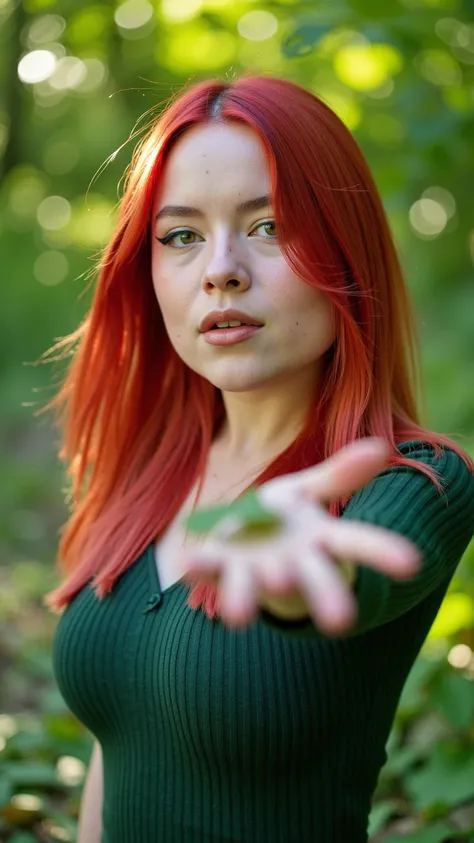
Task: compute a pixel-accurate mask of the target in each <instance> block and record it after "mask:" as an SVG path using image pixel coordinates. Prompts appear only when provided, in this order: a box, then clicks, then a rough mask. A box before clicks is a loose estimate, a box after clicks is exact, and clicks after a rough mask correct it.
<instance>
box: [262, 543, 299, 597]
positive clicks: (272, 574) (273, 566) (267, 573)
mask: <svg viewBox="0 0 474 843" xmlns="http://www.w3.org/2000/svg"><path fill="white" fill-rule="evenodd" d="M258 577H259V581H260V582H261V586H262V588H263V589H264V590H268V591H274V592H275V593H276V594H284V593H285V592H287V591H288V590H289V589H290V588H292V587H293V586H294V585H296V584H297V572H296V570H295V568H294V566H293V567H292V566H290V564H289V563H288V561H287V560H285V559H283V558H282V557H281V555H280V554H279V553H275V552H273V553H262V552H260V553H259V556H258Z"/></svg>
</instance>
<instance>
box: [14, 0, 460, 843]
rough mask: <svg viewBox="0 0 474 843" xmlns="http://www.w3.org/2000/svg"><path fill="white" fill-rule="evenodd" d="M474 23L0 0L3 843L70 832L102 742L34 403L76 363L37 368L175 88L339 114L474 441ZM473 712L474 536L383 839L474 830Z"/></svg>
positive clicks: (386, 13)
mask: <svg viewBox="0 0 474 843" xmlns="http://www.w3.org/2000/svg"><path fill="white" fill-rule="evenodd" d="M473 19H474V2H473V0H383V2H382V0H324V2H323V1H321V2H318V1H317V0H299V1H298V0H268V1H266V0H262V2H258V0H159V2H156V3H155V4H154V5H152V4H151V3H150V2H148V0H125V2H122V3H117V2H115V0H107V1H106V2H100V0H99V2H83V3H81V4H79V3H77V2H74V0H23V2H20V0H0V80H1V85H0V156H1V158H0V172H1V184H0V248H1V254H2V270H3V276H4V283H3V294H2V308H1V312H0V386H1V394H2V418H1V422H0V442H1V446H2V449H1V456H0V459H1V472H2V478H3V483H2V485H1V487H0V627H1V628H0V671H1V679H2V681H1V682H0V694H1V698H0V710H1V711H3V712H4V713H3V714H0V755H1V761H2V765H1V768H0V841H9V843H30V841H35V840H36V841H43V843H52V841H70V840H74V837H75V829H76V818H77V811H78V806H79V800H80V793H81V788H82V783H83V776H84V772H85V765H86V764H87V761H88V756H89V752H90V747H91V739H90V736H89V735H87V734H86V733H85V730H83V729H82V727H81V726H80V725H79V724H78V723H77V722H76V721H75V719H74V718H73V717H72V715H71V714H69V713H68V712H67V710H66V708H65V706H64V704H63V702H62V701H61V699H60V697H59V694H58V692H57V690H56V688H55V686H54V682H53V679H52V675H51V661H50V650H51V638H52V635H53V631H54V626H55V622H56V621H55V618H54V617H53V616H52V615H50V614H48V613H47V612H46V611H45V610H44V608H43V607H42V604H41V599H42V597H43V595H44V593H45V592H46V591H47V590H48V589H49V588H50V587H52V585H53V583H54V582H55V574H54V568H53V559H54V553H55V545H56V542H57V529H58V527H59V526H60V524H61V523H62V522H63V520H64V519H65V517H66V512H65V506H64V502H63V500H62V487H63V484H64V478H63V476H62V473H61V468H60V466H59V465H58V462H57V459H56V457H55V442H54V433H53V432H52V431H51V426H50V420H49V419H48V418H46V417H44V416H40V417H35V415H34V412H35V409H36V408H37V407H39V406H42V405H44V404H45V403H46V401H47V400H48V399H49V398H50V397H51V396H52V394H53V392H54V390H55V388H56V384H57V382H58V379H59V378H60V377H61V374H62V372H63V369H64V363H62V362H57V363H56V364H55V365H54V366H51V365H48V366H43V365H37V361H38V360H39V358H40V355H41V354H42V353H43V352H44V351H45V349H46V348H48V347H49V346H50V345H51V344H52V342H53V340H54V339H55V338H56V337H58V336H64V335H65V334H67V333H69V332H70V331H71V330H73V329H74V328H75V327H76V326H77V324H78V322H79V321H80V319H81V317H82V315H83V313H84V311H85V308H86V306H87V301H88V296H89V292H88V290H87V283H86V279H87V277H88V275H89V273H90V271H91V270H92V269H93V267H94V262H95V260H96V258H97V257H98V255H99V253H100V249H101V248H102V247H103V245H104V244H105V242H106V240H107V238H108V236H109V234H110V232H111V230H112V228H113V225H114V218H115V213H116V208H117V200H118V196H119V193H120V184H121V179H122V175H123V172H124V170H125V168H126V166H127V164H128V162H129V160H130V156H131V150H132V147H133V143H134V140H135V139H136V138H137V137H138V136H139V135H140V132H141V129H142V128H143V127H144V126H145V124H146V123H147V122H148V121H149V119H150V117H151V116H153V115H154V114H157V113H158V112H159V110H160V109H161V108H162V107H163V106H164V105H166V103H167V101H168V99H169V98H170V97H171V96H173V95H174V94H175V93H176V92H177V91H179V90H180V88H181V87H182V85H183V84H185V83H187V82H188V81H198V80H200V79H204V78H208V77H209V76H211V77H217V78H220V79H232V78H233V76H234V75H235V74H236V73H239V72H240V71H242V70H250V71H254V72H256V73H259V72H263V73H271V74H275V75H278V76H283V77H285V78H288V79H291V80H293V81H295V82H297V83H299V84H301V85H303V86H304V87H306V88H308V89H309V90H312V91H314V92H315V93H316V94H318V95H319V96H321V97H322V98H323V99H324V100H325V101H326V102H327V103H328V104H329V105H330V106H331V107H332V108H334V110H335V111H336V112H337V113H338V114H339V115H340V116H341V118H342V119H343V120H344V121H345V123H346V124H347V125H348V127H349V128H350V129H351V130H352V131H353V132H354V134H355V136H356V138H357V140H358V142H359V143H360V145H361V147H362V149H363V150H364V152H365V155H366V157H367V159H368V161H369V164H370V166H371V168H372V170H373V172H374V175H375V178H376V181H377V184H378V186H379V188H380V190H381V193H382V197H383V200H384V204H385V207H386V209H387V212H388V214H389V218H390V223H391V225H392V229H393V231H394V234H395V238H396V241H397V245H398V248H399V250H400V254H401V257H402V261H403V264H404V267H405V270H406V276H407V281H408V285H409V287H410V290H411V293H412V296H413V300H414V304H415V308H416V311H417V315H418V317H419V326H420V333H421V346H422V352H423V367H424V375H425V380H426V387H427V416H426V417H425V418H424V422H425V423H426V424H427V425H429V426H430V427H431V428H434V429H437V430H440V431H443V432H447V433H453V432H454V434H455V435H456V436H457V438H458V441H459V442H460V443H461V444H462V445H464V447H465V448H466V449H467V450H469V451H470V453H471V455H474V451H473V447H472V445H471V444H470V443H473V442H474V440H473V439H472V436H473V432H474V389H473V384H472V362H471V357H472V316H473V312H474V306H473V301H472V264H473V261H474V224H473V217H472V184H473V156H472V138H473V137H474V108H473V106H474V23H473ZM117 185H119V189H117ZM7 712H8V713H7ZM473 715H474V548H473V544H471V546H470V547H469V549H468V551H467V552H466V554H465V556H464V559H463V560H462V563H461V565H460V566H459V569H458V571H457V573H456V576H455V578H454V580H453V583H452V585H451V588H450V590H449V593H448V595H447V597H446V599H445V601H444V603H443V606H442V608H441V610H440V613H439V615H438V617H437V619H436V621H435V623H434V625H433V628H432V630H431V633H430V636H429V638H428V640H427V642H426V644H425V646H424V648H423V651H422V654H421V656H420V658H419V659H418V660H417V662H416V664H415V666H414V668H413V671H412V673H411V675H410V678H409V681H408V682H407V685H406V687H405V690H404V693H403V696H402V700H401V702H400V706H399V709H398V712H397V717H396V721H395V724H394V728H393V730H392V733H391V736H390V740H389V743H388V747H387V752H388V759H387V763H386V765H385V767H384V769H383V771H382V774H381V776H380V780H379V784H378V787H377V792H376V794H375V798H374V805H373V811H372V815H371V821H370V833H371V835H372V840H373V843H379V841H380V843H381V841H383V843H396V841H402V840H403V841H404V842H405V843H442V841H445V843H457V841H461V840H467V841H474V760H473V758H474V754H473V747H474V725H473V723H474V717H473Z"/></svg>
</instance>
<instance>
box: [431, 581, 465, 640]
mask: <svg viewBox="0 0 474 843" xmlns="http://www.w3.org/2000/svg"><path fill="white" fill-rule="evenodd" d="M473 623H474V601H473V600H472V598H471V597H470V596H469V595H468V594H461V593H459V592H453V593H450V594H447V595H446V597H445V598H444V600H443V602H442V604H441V607H440V609H439V612H438V615H437V617H436V619H435V621H434V623H433V625H432V627H431V629H430V632H429V638H444V637H446V636H448V635H455V634H456V632H459V630H461V629H466V628H467V627H469V626H471V624H473Z"/></svg>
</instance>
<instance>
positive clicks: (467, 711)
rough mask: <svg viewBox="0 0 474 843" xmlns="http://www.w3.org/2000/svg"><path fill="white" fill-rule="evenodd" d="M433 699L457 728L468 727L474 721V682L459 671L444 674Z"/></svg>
mask: <svg viewBox="0 0 474 843" xmlns="http://www.w3.org/2000/svg"><path fill="white" fill-rule="evenodd" d="M431 701H432V703H433V704H434V705H435V706H438V707H439V708H440V709H441V711H442V713H443V714H444V716H445V718H446V720H447V721H448V723H450V724H451V726H454V728H455V729H467V728H468V727H469V725H470V724H471V723H472V722H474V682H472V681H470V680H469V679H465V678H464V677H463V676H460V675H459V674H457V673H448V674H446V675H445V676H443V678H442V681H441V682H440V684H439V685H438V686H437V687H436V688H435V689H434V690H433V693H432V698H431Z"/></svg>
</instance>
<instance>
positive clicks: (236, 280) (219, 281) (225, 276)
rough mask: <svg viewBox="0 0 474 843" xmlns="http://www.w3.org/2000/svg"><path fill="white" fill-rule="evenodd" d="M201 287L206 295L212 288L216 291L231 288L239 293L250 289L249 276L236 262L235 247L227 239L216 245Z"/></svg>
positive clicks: (238, 262)
mask: <svg viewBox="0 0 474 843" xmlns="http://www.w3.org/2000/svg"><path fill="white" fill-rule="evenodd" d="M202 287H203V289H204V290H205V292H207V293H209V292H211V291H212V290H213V289H214V287H216V288H217V289H218V290H227V289H228V288H229V287H233V288H235V289H237V290H240V291H241V292H244V291H245V290H247V289H248V288H249V287H250V275H249V273H248V272H247V270H246V269H245V268H244V266H243V265H242V262H241V261H239V260H238V256H237V253H236V249H235V246H233V245H232V243H231V242H230V240H229V239H226V238H223V241H221V242H220V244H216V247H215V249H214V251H213V253H212V255H211V257H210V259H209V262H208V264H207V266H206V269H205V272H204V275H203V277H202Z"/></svg>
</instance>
